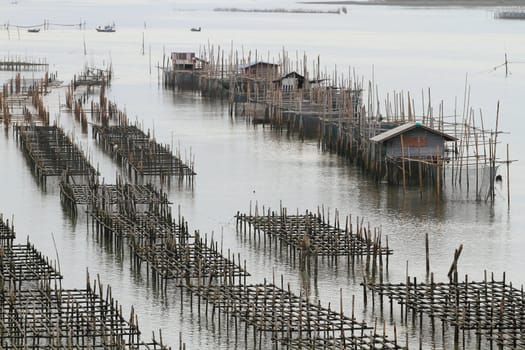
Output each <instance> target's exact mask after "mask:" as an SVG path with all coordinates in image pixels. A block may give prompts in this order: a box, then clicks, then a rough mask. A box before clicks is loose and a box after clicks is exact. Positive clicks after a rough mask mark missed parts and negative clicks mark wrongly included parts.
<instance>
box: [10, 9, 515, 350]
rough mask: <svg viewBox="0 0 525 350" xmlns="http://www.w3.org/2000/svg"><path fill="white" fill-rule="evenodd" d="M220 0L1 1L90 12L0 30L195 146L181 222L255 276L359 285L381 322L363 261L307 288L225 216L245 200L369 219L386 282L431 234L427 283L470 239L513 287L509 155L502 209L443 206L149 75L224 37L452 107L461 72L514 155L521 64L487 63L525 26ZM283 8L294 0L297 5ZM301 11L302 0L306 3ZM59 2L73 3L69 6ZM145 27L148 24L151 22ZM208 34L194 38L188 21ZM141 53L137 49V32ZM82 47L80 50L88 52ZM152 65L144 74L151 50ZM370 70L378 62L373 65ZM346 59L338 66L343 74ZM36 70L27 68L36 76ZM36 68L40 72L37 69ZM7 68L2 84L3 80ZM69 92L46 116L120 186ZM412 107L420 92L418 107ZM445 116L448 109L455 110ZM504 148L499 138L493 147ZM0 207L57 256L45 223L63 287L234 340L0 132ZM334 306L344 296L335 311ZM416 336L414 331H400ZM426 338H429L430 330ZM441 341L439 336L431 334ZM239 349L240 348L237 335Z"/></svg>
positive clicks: (478, 256) (478, 271) (485, 13)
mask: <svg viewBox="0 0 525 350" xmlns="http://www.w3.org/2000/svg"><path fill="white" fill-rule="evenodd" d="M263 4H266V5H264V6H266V7H271V5H272V4H273V3H267V2H264V3H262V2H246V3H245V2H242V1H238V2H232V4H231V5H235V6H236V7H239V6H240V5H242V6H246V7H248V6H263ZM226 5H229V4H226ZM214 6H215V5H214V3H210V2H197V3H194V2H191V3H190V2H188V3H185V2H177V3H175V4H174V3H156V4H151V3H149V2H140V1H135V2H131V4H130V5H128V2H118V1H114V0H113V1H111V2H104V3H103V4H102V3H100V2H96V3H95V2H81V3H77V2H75V5H71V4H70V3H65V2H53V3H48V2H44V1H27V2H24V1H19V3H18V5H9V4H1V5H0V22H2V24H3V23H6V22H9V23H11V24H15V23H16V24H34V23H40V21H42V20H43V19H49V20H50V21H52V22H53V21H55V22H56V23H77V22H79V20H82V21H85V22H86V24H87V27H88V28H87V29H86V30H82V31H80V30H76V29H71V28H67V27H54V28H52V29H51V30H49V31H43V32H41V33H39V34H37V35H34V34H33V35H29V33H26V32H25V31H23V30H20V31H19V32H18V31H16V30H13V29H11V30H10V32H9V35H8V33H7V31H5V30H2V31H0V47H1V48H2V51H1V55H2V56H6V55H7V54H10V55H21V56H25V55H27V56H29V57H37V58H40V57H46V58H47V60H48V61H49V62H50V63H51V66H50V70H51V71H58V74H59V77H60V78H61V79H63V80H65V82H66V83H67V82H68V81H69V80H70V79H71V78H72V76H73V74H75V73H78V72H80V71H81V70H82V68H83V65H84V64H89V65H98V66H101V65H107V64H109V63H110V62H111V64H112V65H113V69H114V72H115V76H114V80H113V82H112V86H111V88H110V89H109V91H108V95H109V98H110V99H111V100H113V101H115V102H117V104H118V105H119V107H121V108H123V109H125V110H126V111H127V114H128V116H129V117H130V118H131V119H135V118H136V119H137V120H138V121H140V122H143V124H144V126H145V128H146V129H147V128H150V129H151V130H154V132H155V136H156V137H157V139H158V140H160V141H162V142H164V143H172V142H173V143H174V144H180V147H181V149H182V151H183V152H184V151H186V152H187V153H188V154H189V152H190V148H191V152H192V154H195V155H196V170H197V173H198V175H197V177H196V178H195V182H194V185H193V187H191V188H190V187H188V186H182V187H178V186H172V188H171V189H170V190H169V195H170V200H171V201H173V202H174V203H175V205H174V211H176V210H177V206H178V205H180V207H181V212H182V213H183V215H184V216H185V217H186V218H187V220H188V221H189V224H190V229H199V230H201V232H206V233H208V234H209V235H211V234H212V233H213V235H214V236H215V237H216V238H219V239H222V240H223V244H224V246H225V247H228V248H230V249H231V250H232V251H234V252H239V253H240V254H241V257H242V259H246V260H247V268H248V270H249V271H250V272H251V273H252V275H253V276H252V277H251V278H250V281H253V282H261V281H262V280H263V278H265V277H266V278H271V276H272V273H275V275H276V276H280V275H281V274H283V275H285V279H286V280H287V281H289V282H290V284H291V285H292V288H293V289H294V290H296V291H297V293H299V290H301V289H302V290H303V291H304V290H306V291H308V292H309V293H310V295H311V297H312V298H317V297H319V298H321V300H322V301H323V302H324V303H325V304H326V303H328V302H331V303H332V305H338V304H339V290H340V288H342V289H343V297H344V305H345V310H350V304H351V297H352V294H355V295H356V298H357V301H356V304H357V305H358V306H357V309H358V310H359V312H358V313H357V318H358V319H361V318H362V319H365V320H368V321H372V322H373V320H374V316H373V314H372V313H371V310H370V309H368V310H363V308H362V303H361V296H362V293H361V289H360V287H359V283H360V282H362V274H361V268H362V267H361V266H360V265H358V266H356V267H355V268H354V271H352V270H351V269H350V270H349V269H348V268H347V267H346V264H344V263H343V264H341V265H339V266H338V267H337V268H336V267H334V266H329V265H328V264H326V263H323V264H321V266H320V273H319V279H318V281H317V282H316V283H315V282H314V281H312V280H310V279H309V278H307V277H305V276H304V275H302V274H301V272H300V271H299V270H298V269H297V268H296V267H295V266H293V264H292V263H290V261H289V260H288V259H287V258H286V256H281V255H279V254H278V253H277V252H275V251H268V249H267V251H263V248H262V247H261V246H258V245H257V244H256V243H255V242H253V241H252V242H250V241H249V240H248V241H245V240H241V239H240V238H239V237H238V236H237V234H236V232H235V221H234V218H233V216H234V214H235V213H236V212H237V211H238V210H240V211H248V210H249V206H250V202H251V203H252V205H255V202H258V205H259V206H261V207H262V205H264V206H266V207H268V206H270V207H272V208H274V209H278V207H279V205H280V201H281V200H282V203H283V205H285V206H287V207H288V208H290V210H295V208H299V209H300V211H304V210H305V209H316V208H317V206H318V205H324V206H325V207H327V208H328V207H330V208H332V209H333V208H338V209H339V210H340V212H341V215H343V214H345V215H346V214H347V213H348V214H352V216H353V217H354V218H355V217H357V216H360V217H362V216H364V217H365V218H366V220H368V221H370V223H371V225H372V226H381V230H382V232H383V234H385V235H388V239H389V244H390V247H391V248H393V249H394V255H393V256H392V257H390V270H389V273H388V278H389V279H390V280H391V281H393V282H398V281H401V280H403V279H404V276H405V269H406V266H407V262H408V269H409V273H410V274H411V275H415V276H418V277H424V272H425V271H424V261H425V256H424V234H425V233H428V234H429V237H430V248H431V268H432V270H433V271H435V273H436V279H440V280H444V279H445V275H446V272H447V271H448V268H449V266H450V263H451V262H452V257H453V252H454V249H455V248H457V247H458V246H459V244H463V245H464V249H463V253H462V256H461V258H460V264H459V271H460V274H465V273H468V274H469V275H470V276H471V278H473V279H476V278H477V279H479V278H481V276H482V273H483V270H484V269H487V270H489V271H494V272H496V273H498V274H499V273H501V272H503V271H507V272H508V273H509V275H508V276H509V277H508V278H510V280H512V281H513V282H514V284H515V285H520V284H521V283H523V281H525V275H524V274H523V271H522V268H521V267H522V266H524V264H525V261H524V258H523V254H522V250H523V248H524V247H525V242H524V238H523V235H522V232H521V227H522V224H523V219H522V216H521V215H520V213H521V211H522V210H521V209H522V207H523V205H524V203H525V201H524V200H523V199H524V196H523V186H522V185H521V183H522V181H523V175H521V174H524V172H523V171H521V170H523V169H522V167H521V165H520V164H519V162H518V163H516V164H513V166H512V173H511V180H512V184H511V186H512V193H513V196H512V207H511V210H509V211H508V210H507V207H506V198H505V196H506V195H505V192H506V189H505V188H502V189H501V190H500V191H499V192H500V193H501V194H500V195H498V198H497V201H496V203H495V205H494V207H492V206H491V205H490V204H489V203H485V202H482V203H475V202H474V201H472V200H463V199H462V200H457V199H455V198H453V197H450V198H448V200H446V201H444V202H442V203H437V201H436V200H435V197H434V196H433V195H432V194H430V193H427V194H425V196H424V197H423V199H420V198H419V193H418V191H417V190H409V192H408V193H407V194H406V195H403V193H402V190H401V189H400V188H397V187H389V186H386V185H384V184H380V185H376V184H375V183H374V182H373V181H370V180H369V179H368V178H367V177H366V175H363V174H362V173H361V172H360V170H359V169H357V168H355V167H354V166H353V165H351V164H348V163H347V162H346V161H345V160H344V159H341V158H340V157H338V156H336V155H331V154H326V153H322V152H321V151H320V150H319V149H318V148H317V141H316V140H305V141H304V142H300V141H299V140H297V139H295V138H293V137H291V138H289V137H287V136H286V135H285V134H282V135H281V134H279V133H277V132H275V131H273V130H270V129H269V128H264V127H262V126H257V127H254V126H252V125H250V124H247V123H246V121H245V120H243V119H242V118H238V119H234V120H232V119H230V118H229V117H228V114H227V106H226V105H225V104H224V103H221V102H219V101H210V100H209V99H207V98H204V97H201V96H199V95H197V94H194V93H191V92H182V91H176V92H174V91H164V90H163V89H162V88H161V86H160V85H159V84H158V76H157V70H156V69H155V65H156V64H157V62H161V61H162V54H163V52H165V53H166V54H169V52H171V51H177V50H179V51H188V50H192V51H197V50H198V49H199V45H207V41H208V40H209V42H210V43H211V44H219V45H221V47H222V48H224V50H226V51H227V50H230V45H231V40H233V41H234V46H235V48H236V49H238V50H239V51H241V45H244V50H245V53H246V52H247V51H248V50H250V49H251V50H255V49H258V52H259V53H261V52H264V53H265V55H266V52H268V51H270V52H271V54H272V55H275V56H276V55H278V54H279V53H280V52H281V50H282V47H283V46H285V47H286V48H287V49H289V50H290V51H291V52H294V51H295V50H297V51H298V56H302V55H303V51H306V54H307V55H308V56H309V57H311V58H310V59H311V60H314V59H316V58H317V55H318V54H320V55H321V59H322V62H324V64H325V65H326V66H327V70H328V71H330V70H332V69H333V68H334V66H335V65H337V66H338V67H339V68H338V69H339V71H347V70H348V69H347V67H348V65H350V66H351V67H352V69H353V68H356V70H357V72H358V74H359V75H364V76H365V79H371V78H372V76H371V72H372V70H373V71H374V79H375V81H376V83H378V85H379V90H380V93H382V94H383V95H384V94H386V92H391V91H393V90H394V89H397V90H401V89H404V90H411V91H413V95H414V96H419V95H420V94H421V92H420V91H421V89H425V91H426V89H427V87H429V86H430V87H431V88H432V96H433V100H434V101H435V102H437V101H439V100H440V99H444V101H445V106H446V108H447V111H448V113H453V109H454V98H455V97H456V96H458V103H457V105H458V107H457V108H458V110H461V106H462V102H459V101H462V97H463V89H464V80H465V74H466V73H468V79H469V82H470V84H471V86H472V100H471V104H472V105H474V106H475V107H476V108H479V107H482V108H483V110H484V116H485V118H486V123H487V124H489V123H493V122H494V115H495V106H496V102H497V100H498V99H499V100H501V101H502V128H503V129H504V130H509V131H511V132H512V134H511V135H504V136H503V137H502V139H503V141H502V142H503V143H511V154H512V155H513V156H511V158H513V159H516V158H519V152H518V150H519V149H520V147H521V146H522V145H523V141H522V140H521V134H522V131H523V130H522V125H523V122H522V121H521V107H520V105H519V102H521V98H520V97H521V96H520V91H521V92H522V91H525V90H524V86H523V84H524V83H523V81H525V80H523V79H521V77H522V76H523V74H524V73H525V72H524V70H523V67H522V66H521V65H519V64H518V63H516V64H514V65H512V66H511V71H512V75H511V76H510V77H508V78H506V79H505V78H504V76H503V75H502V74H503V73H502V72H501V71H498V70H493V69H492V68H493V67H494V66H496V65H498V64H499V63H501V61H502V58H503V54H504V52H509V54H510V57H512V58H513V59H514V60H515V61H519V60H525V46H524V45H523V40H524V39H525V38H524V36H523V33H524V31H523V28H521V27H522V26H523V25H524V24H525V22H520V21H512V22H511V21H496V20H493V19H492V17H491V11H490V10H484V9H407V8H388V7H373V8H368V7H354V6H351V7H350V8H349V9H350V14H349V15H346V16H336V15H297V14H278V15H277V14H246V13H242V14H239V13H217V12H213V11H211V9H212V8H213V7H214ZM283 6H287V7H294V6H296V5H295V4H294V3H292V2H290V3H286V4H284V5H283ZM304 6H306V5H304ZM64 8H67V10H64ZM113 21H114V22H116V24H117V32H116V33H113V34H110V35H107V34H103V33H96V32H95V30H94V28H95V27H96V26H98V25H104V24H106V23H109V22H113ZM144 22H145V24H146V29H144ZM194 26H201V27H202V28H203V31H202V32H200V33H191V32H190V31H189V28H190V27H194ZM143 33H144V37H145V54H144V55H142V54H141V45H142V34H143ZM84 42H85V43H86V48H87V55H86V56H84V55H83V50H84V49H83V46H84ZM150 51H151V65H152V66H153V68H152V73H151V75H150V74H149V70H150V69H149V68H150V55H149V52H150ZM372 65H373V68H372ZM340 67H345V68H344V69H342V68H340ZM30 75H31V76H32V75H33V74H31V73H30ZM34 75H35V76H38V73H34ZM11 76H12V75H11V74H9V73H4V72H2V73H0V78H1V79H2V81H4V80H5V79H7V78H9V77H11ZM64 99H65V90H64V89H60V90H57V91H56V92H55V93H53V94H52V95H51V96H49V97H48V102H49V108H50V110H51V114H52V116H53V117H54V118H55V119H59V120H60V123H61V124H62V125H63V126H64V128H66V129H67V130H73V129H75V130H76V135H77V136H76V138H77V142H79V143H80V144H82V146H83V148H84V149H86V150H87V151H88V152H89V154H90V155H91V157H92V161H93V164H94V165H96V166H98V167H99V168H100V170H101V173H102V176H103V177H104V178H105V179H106V182H112V181H114V178H115V174H116V173H117V172H118V171H119V169H118V166H117V165H116V163H114V162H113V161H112V160H111V159H110V158H109V157H108V156H107V155H105V154H103V153H102V152H101V150H100V149H99V148H98V147H97V146H96V145H95V144H94V143H93V142H92V139H91V137H90V136H85V135H80V134H79V133H78V130H79V129H80V126H79V125H78V124H76V123H75V122H74V119H73V118H72V116H71V115H69V114H68V113H65V112H59V110H58V103H59V101H60V103H63V101H64ZM416 105H418V103H417V102H416ZM451 111H452V112H451ZM502 148H503V147H502ZM0 159H1V165H0V179H1V182H0V193H1V195H0V212H3V213H4V214H5V215H7V216H10V215H12V214H14V215H15V228H16V229H17V233H18V237H19V240H23V239H25V237H26V236H27V235H28V236H29V237H30V239H31V240H32V241H33V242H34V243H35V244H36V246H37V248H39V249H40V250H41V251H43V252H44V253H45V254H46V255H49V256H51V257H54V256H55V248H54V246H53V242H52V239H51V235H52V234H53V235H54V237H55V240H56V242H57V249H58V252H59V254H60V263H61V267H62V270H63V272H64V275H65V280H64V285H65V286H66V287H74V286H81V285H83V283H84V279H85V275H84V271H85V269H86V268H89V270H90V272H91V273H92V275H94V274H96V273H98V274H100V275H101V278H102V280H103V281H106V282H109V283H111V285H112V286H113V292H114V295H115V297H116V298H118V299H119V301H120V302H121V303H122V304H123V305H125V306H127V307H129V306H131V305H132V304H133V305H134V306H135V309H136V310H137V312H138V314H139V316H140V318H139V321H140V322H141V324H142V328H143V330H144V331H145V332H146V333H147V332H148V331H149V330H151V329H156V328H158V327H162V328H163V331H164V336H165V340H167V341H169V342H171V343H172V344H173V345H174V346H175V345H176V343H177V342H178V332H179V331H181V332H182V334H183V339H184V341H186V342H187V343H188V345H189V347H190V348H197V347H200V348H202V349H212V348H222V349H231V348H235V345H234V344H233V342H232V340H231V339H229V338H228V337H226V336H225V335H224V331H222V332H221V333H220V334H219V330H218V329H216V328H214V325H212V324H211V323H208V324H207V323H206V320H204V319H203V318H201V319H200V320H199V319H198V317H197V315H196V313H195V311H194V312H193V313H191V312H189V305H188V303H187V296H186V295H185V296H184V297H183V299H184V300H185V305H184V307H183V308H181V307H180V293H179V291H178V290H177V289H176V288H174V287H171V288H172V289H173V290H172V291H169V293H168V296H167V297H161V296H160V295H159V294H158V292H157V291H155V290H154V289H153V288H152V287H151V285H149V284H148V281H147V280H146V277H145V276H144V275H137V274H136V273H134V272H133V271H131V269H130V266H129V263H128V260H127V259H126V258H124V259H121V258H119V257H118V256H117V255H116V254H114V253H113V252H112V251H111V249H108V248H107V247H104V246H102V245H101V244H100V243H99V242H97V241H96V240H95V238H94V237H93V236H91V234H87V233H86V221H85V216H82V215H81V216H80V218H79V219H78V220H77V221H76V222H73V221H72V220H71V219H70V218H69V217H68V216H67V215H66V214H65V213H64V212H63V210H62V208H61V206H60V203H59V196H58V195H59V190H58V186H57V184H56V182H53V181H50V182H49V183H48V187H47V190H46V191H42V190H41V189H40V188H39V186H38V184H37V183H36V180H35V178H34V177H33V176H32V175H31V172H30V169H29V167H28V165H27V163H26V161H25V160H24V158H23V156H22V153H21V151H20V150H19V149H18V147H17V145H16V143H15V141H14V138H13V135H12V134H11V133H10V132H8V133H7V134H4V133H2V134H1V136H0ZM336 308H337V306H336ZM409 337H410V338H412V339H417V335H415V334H409ZM424 341H425V343H428V344H430V343H431V341H430V340H429V337H426V338H425V340H424ZM436 343H437V344H438V345H437V347H439V346H440V345H439V340H436ZM239 348H243V345H242V344H240V345H239Z"/></svg>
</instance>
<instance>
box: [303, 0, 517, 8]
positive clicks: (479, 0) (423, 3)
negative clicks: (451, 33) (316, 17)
mask: <svg viewBox="0 0 525 350" xmlns="http://www.w3.org/2000/svg"><path fill="white" fill-rule="evenodd" d="M299 3H300V4H315V5H363V6H375V5H383V6H384V5H387V6H414V7H445V6H451V7H501V6H525V3H524V2H523V0H368V1H357V0H341V1H333V0H332V1H300V2H299Z"/></svg>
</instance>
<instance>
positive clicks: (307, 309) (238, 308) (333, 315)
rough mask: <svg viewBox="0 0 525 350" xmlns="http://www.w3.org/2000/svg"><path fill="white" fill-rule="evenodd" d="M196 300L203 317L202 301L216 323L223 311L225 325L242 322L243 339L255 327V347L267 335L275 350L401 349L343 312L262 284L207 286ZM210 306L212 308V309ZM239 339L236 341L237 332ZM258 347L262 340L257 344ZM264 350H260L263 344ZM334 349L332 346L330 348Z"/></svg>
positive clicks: (197, 291)
mask: <svg viewBox="0 0 525 350" xmlns="http://www.w3.org/2000/svg"><path fill="white" fill-rule="evenodd" d="M191 291H192V293H193V294H194V297H193V298H195V297H197V299H198V306H199V314H200V312H201V303H202V301H201V299H203V302H205V310H206V316H207V314H208V310H209V309H210V308H211V309H212V319H213V318H214V315H215V314H218V319H219V322H220V317H221V316H220V312H221V311H222V312H223V314H225V315H226V317H227V320H226V323H227V324H229V318H230V317H232V318H234V319H235V322H237V320H240V321H242V322H244V324H245V333H244V337H245V340H247V330H248V328H249V327H252V328H253V335H254V346H255V347H257V338H259V337H260V335H262V334H263V333H265V334H267V335H269V336H271V339H272V341H273V342H274V343H275V345H276V348H278V347H279V345H280V346H281V347H282V348H286V349H319V348H322V346H332V347H333V346H337V349H402V348H403V347H402V346H400V345H398V344H397V338H396V337H395V338H394V340H392V341H391V340H389V339H388V337H387V336H386V335H379V334H377V333H376V332H375V331H374V328H373V327H370V326H368V325H367V324H366V323H364V322H358V321H356V320H355V317H354V310H352V316H351V317H347V316H345V315H344V313H343V309H342V306H341V310H339V311H336V310H331V309H330V307H328V308H326V307H323V306H321V304H320V302H318V303H317V304H314V303H311V302H309V301H308V299H307V298H304V297H302V296H297V295H295V294H293V293H292V292H290V288H289V287H288V290H285V289H284V288H283V286H281V287H280V288H279V287H277V286H275V285H273V284H266V282H265V283H264V284H258V285H223V286H217V285H205V286H194V287H192V288H191ZM209 304H211V306H212V307H210V306H209ZM235 337H238V332H237V327H236V328H235ZM259 342H260V340H259ZM259 346H260V345H259ZM328 348H331V347H328Z"/></svg>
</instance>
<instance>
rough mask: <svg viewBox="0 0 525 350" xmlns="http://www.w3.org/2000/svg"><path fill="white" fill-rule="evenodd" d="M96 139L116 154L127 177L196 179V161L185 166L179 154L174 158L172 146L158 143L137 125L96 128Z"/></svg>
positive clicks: (105, 148)
mask: <svg viewBox="0 0 525 350" xmlns="http://www.w3.org/2000/svg"><path fill="white" fill-rule="evenodd" d="M93 137H94V138H95V139H96V140H97V142H98V143H99V144H100V145H101V146H102V148H103V149H104V150H105V151H106V152H108V153H110V154H111V155H113V156H114V157H115V158H116V159H117V161H119V162H120V163H121V165H122V166H123V167H124V168H125V169H127V171H128V174H129V175H131V174H132V170H134V171H135V177H137V176H138V175H141V176H148V175H149V176H171V175H176V176H181V177H184V176H193V175H196V174H195V172H194V170H193V165H192V164H193V162H191V161H190V162H191V163H190V165H186V164H185V163H183V162H182V160H181V159H180V155H173V153H172V150H170V148H169V146H164V145H161V144H158V143H157V142H156V141H155V140H154V139H151V138H150V136H149V134H148V135H147V134H145V133H144V132H143V131H142V130H140V129H139V128H138V127H137V126H134V125H123V126H107V127H102V126H97V125H93Z"/></svg>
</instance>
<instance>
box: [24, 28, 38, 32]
mask: <svg viewBox="0 0 525 350" xmlns="http://www.w3.org/2000/svg"><path fill="white" fill-rule="evenodd" d="M27 31H28V32H29V33H38V32H40V28H29V29H28V30H27Z"/></svg>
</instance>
